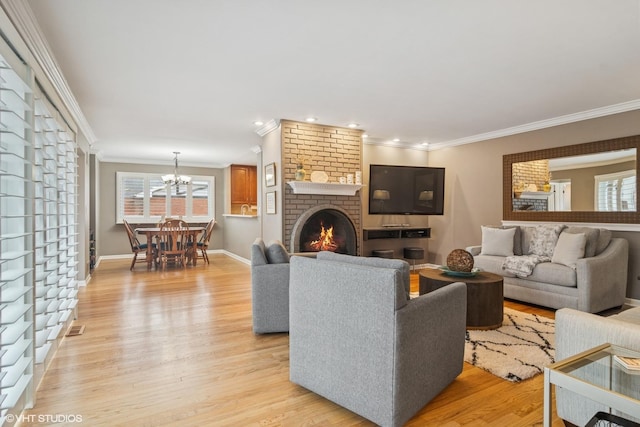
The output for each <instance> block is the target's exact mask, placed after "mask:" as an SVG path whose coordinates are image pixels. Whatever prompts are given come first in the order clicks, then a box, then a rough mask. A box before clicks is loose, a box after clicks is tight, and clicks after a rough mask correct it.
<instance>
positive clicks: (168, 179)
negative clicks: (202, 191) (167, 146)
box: [162, 151, 191, 185]
mask: <svg viewBox="0 0 640 427" xmlns="http://www.w3.org/2000/svg"><path fill="white" fill-rule="evenodd" d="M173 154H175V155H176V157H175V158H174V160H175V167H174V169H173V175H171V174H167V175H162V182H164V183H165V184H169V185H180V184H189V183H190V182H191V177H190V176H186V175H178V154H180V152H179V151H174V152H173Z"/></svg>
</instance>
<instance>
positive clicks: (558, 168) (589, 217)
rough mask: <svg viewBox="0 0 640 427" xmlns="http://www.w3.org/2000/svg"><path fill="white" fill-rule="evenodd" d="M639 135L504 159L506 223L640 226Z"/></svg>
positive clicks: (510, 156)
mask: <svg viewBox="0 0 640 427" xmlns="http://www.w3.org/2000/svg"><path fill="white" fill-rule="evenodd" d="M639 148H640V135H637V136H630V137H625V138H616V139H609V140H604V141H596V142H589V143H585V144H576V145H568V146H563V147H557V148H549V149H544V150H536V151H529V152H524V153H516V154H507V155H504V156H503V202H502V203H503V204H502V206H503V218H504V219H505V220H508V221H551V222H586V223H640V209H639V208H638V205H637V199H638V185H637V177H638V153H639V151H640V150H638V149H639Z"/></svg>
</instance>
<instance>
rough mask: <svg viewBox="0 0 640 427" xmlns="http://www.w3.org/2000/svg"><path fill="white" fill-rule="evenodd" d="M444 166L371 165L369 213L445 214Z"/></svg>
mask: <svg viewBox="0 0 640 427" xmlns="http://www.w3.org/2000/svg"><path fill="white" fill-rule="evenodd" d="M443 206H444V168H432V167H420V166H389V165H370V167H369V214H371V215H375V214H393V215H396V214H403V215H442V214H443Z"/></svg>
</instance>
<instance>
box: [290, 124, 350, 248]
mask: <svg viewBox="0 0 640 427" xmlns="http://www.w3.org/2000/svg"><path fill="white" fill-rule="evenodd" d="M280 124H281V132H282V133H281V137H282V165H283V168H282V171H283V179H284V182H289V181H294V180H295V173H296V165H297V164H298V163H302V164H303V165H304V169H305V170H306V172H307V176H306V178H305V180H306V181H309V176H310V174H311V173H312V172H314V171H323V172H325V173H326V174H327V175H328V177H329V181H328V182H331V183H337V182H338V181H339V178H340V177H344V176H346V175H347V174H355V172H356V171H362V131H361V130H354V129H348V128H339V127H332V126H324V125H316V124H309V123H299V122H293V121H288V120H282V121H281V122H280ZM361 191H362V190H360V191H359V192H357V193H356V194H355V195H353V196H351V195H327V194H294V192H293V190H292V189H291V187H290V186H288V185H285V186H284V195H283V220H284V227H283V234H284V235H283V236H282V237H283V238H282V241H283V242H284V244H285V246H286V247H288V248H291V251H292V252H295V251H299V250H300V247H299V243H298V242H294V241H293V239H292V235H293V233H294V228H296V230H295V231H296V232H298V231H299V230H298V229H297V227H296V223H297V222H298V220H299V218H300V217H301V216H303V215H307V216H308V215H309V213H310V212H313V211H314V210H317V208H318V206H320V205H321V206H322V207H323V208H326V209H329V210H331V209H333V208H335V209H334V210H335V211H337V212H339V213H341V214H343V215H345V216H346V217H348V219H349V221H350V222H351V223H352V224H353V227H354V229H355V242H354V244H355V251H354V252H355V253H354V254H357V255H360V254H361V252H362V248H361V246H362V200H361V198H360V193H361ZM298 227H299V224H298Z"/></svg>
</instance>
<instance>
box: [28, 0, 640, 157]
mask: <svg viewBox="0 0 640 427" xmlns="http://www.w3.org/2000/svg"><path fill="white" fill-rule="evenodd" d="M27 3H28V4H29V5H30V7H31V9H32V10H33V14H34V16H35V18H36V19H37V22H38V25H39V27H40V30H41V32H42V34H43V35H44V37H45V39H46V40H47V42H48V44H49V47H50V51H51V53H52V55H53V57H54V58H55V60H56V61H57V64H58V66H59V68H60V69H61V71H62V73H63V75H64V77H65V79H66V82H67V85H68V86H69V88H70V89H71V92H72V93H73V95H74V96H75V99H76V100H77V103H78V105H79V107H80V110H81V111H82V113H83V114H84V116H85V117H86V120H87V122H88V124H89V126H90V128H91V130H92V133H93V134H94V135H95V140H93V138H90V139H92V140H90V141H89V142H90V143H91V145H92V149H93V150H94V151H95V152H97V153H99V155H100V156H101V158H102V160H104V161H127V162H141V163H156V164H168V165H170V164H172V163H173V154H172V152H173V151H180V152H181V154H180V157H179V158H180V164H188V165H194V166H210V167H219V166H225V165H227V164H230V163H255V161H256V154H255V153H254V152H253V151H252V148H255V147H256V146H257V145H259V144H260V143H261V138H260V136H259V135H258V134H257V133H256V132H255V131H256V129H258V127H259V126H256V125H254V121H256V120H261V121H264V122H267V121H269V120H272V119H275V120H276V121H277V120H280V119H290V120H297V121H304V120H305V118H306V117H308V116H312V117H315V118H317V120H318V123H322V124H327V125H333V126H345V127H346V126H347V124H349V123H351V122H355V123H358V124H359V128H360V129H363V130H364V131H365V132H366V134H368V135H369V137H368V139H367V142H368V143H390V142H389V141H391V140H392V139H394V138H397V139H399V141H398V142H395V143H392V144H396V145H399V146H406V147H416V148H418V149H435V148H440V147H443V146H447V145H456V144H461V143H468V142H475V141H481V140H484V139H488V138H491V137H498V136H503V135H509V134H515V133H518V132H523V131H527V130H533V129H538V128H542V127H547V126H552V125H557V124H562V123H568V122H572V121H578V120H582V119H585V118H592V117H597V116H602V115H607V114H612V113H617V112H621V111H629V110H635V109H640V0H616V1H611V0H588V1H585V0H563V1H561V2H558V1H556V0H539V1H530V0H528V1H527V0H518V1H514V0H486V1H483V2H477V1H471V0H467V1H464V0H432V1H420V0H413V1H410V0H404V1H401V2H389V1H381V0H373V1H371V0H347V1H344V0H341V1H340V0H323V1H313V2H312V1H296V0H271V1H249V0H224V1H223V0H219V1H217V0H180V1H178V0H133V1H132V0H83V1H77V0H28V1H27ZM424 142H428V143H429V144H430V145H429V146H428V147H427V148H425V146H424V145H421V144H422V143H424Z"/></svg>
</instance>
